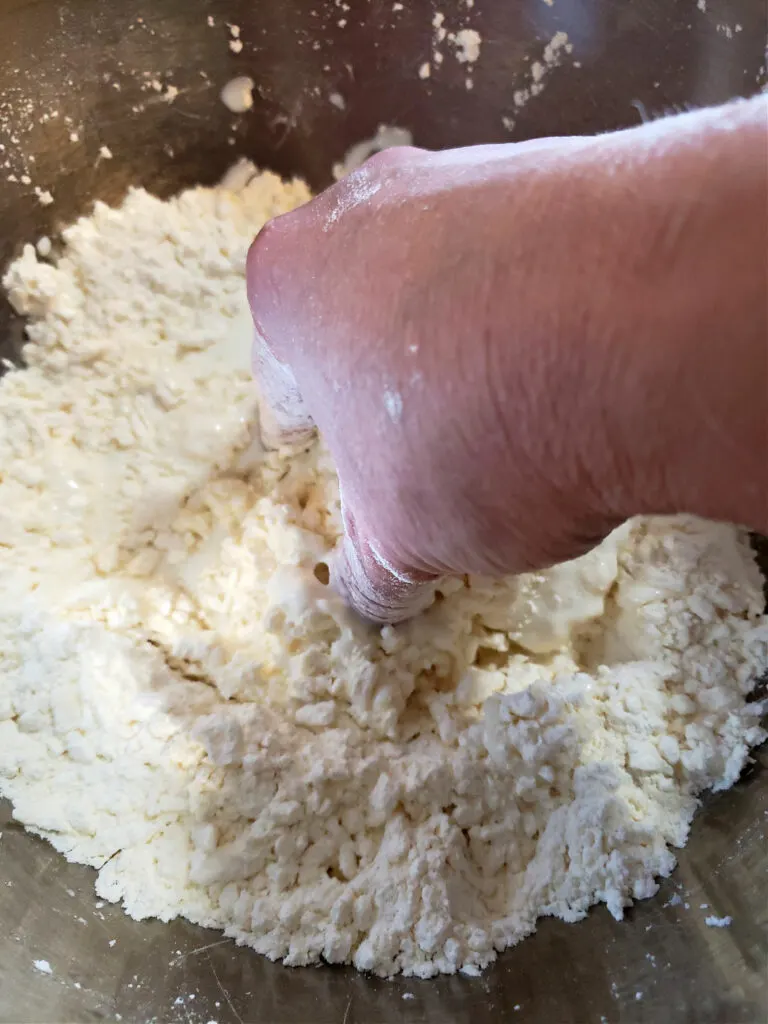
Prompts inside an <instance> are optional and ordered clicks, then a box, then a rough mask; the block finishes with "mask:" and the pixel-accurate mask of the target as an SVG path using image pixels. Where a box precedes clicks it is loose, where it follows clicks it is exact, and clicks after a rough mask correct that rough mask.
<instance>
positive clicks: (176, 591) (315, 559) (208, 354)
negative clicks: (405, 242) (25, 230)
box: [0, 166, 768, 977]
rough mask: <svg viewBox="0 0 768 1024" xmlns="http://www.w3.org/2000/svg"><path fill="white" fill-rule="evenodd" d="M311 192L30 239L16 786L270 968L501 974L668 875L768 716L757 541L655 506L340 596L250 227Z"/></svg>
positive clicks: (69, 846)
mask: <svg viewBox="0 0 768 1024" xmlns="http://www.w3.org/2000/svg"><path fill="white" fill-rule="evenodd" d="M307 198H308V191H307V189H306V187H305V186H304V185H303V184H302V183H301V182H292V183H282V182H281V181H280V180H279V179H278V178H276V177H275V176H274V175H271V174H260V175H255V174H254V172H253V171H252V169H250V168H249V167H247V166H240V167H239V168H237V169H236V170H235V172H234V174H233V175H231V176H230V177H229V179H228V183H227V187H222V188H219V189H213V190H212V189H194V190H192V191H189V192H186V193H184V194H182V195H181V196H179V197H178V198H176V199H173V200H170V201H168V202H161V201H160V200H158V199H155V198H153V197H152V196H150V195H148V194H147V193H146V192H144V191H141V190H135V191H131V192H130V193H129V195H128V197H127V198H126V200H125V202H124V203H123V205H122V206H121V207H120V208H119V209H116V210H112V209H108V208H107V207H106V206H104V205H102V204H97V205H96V208H95V210H94V212H93V214H92V215H91V216H89V217H86V218H84V219H82V220H80V221H79V222H78V223H76V224H75V225H74V226H72V227H71V228H69V229H67V230H66V231H64V232H63V250H62V251H61V255H59V256H56V255H55V252H56V249H55V248H54V255H49V257H48V258H47V259H42V258H41V257H40V252H42V251H43V249H42V248H41V249H40V250H39V251H36V250H35V248H34V247H33V246H31V245H30V246H27V247H26V248H25V250H24V253H23V255H22V256H21V258H20V259H19V260H18V261H17V262H16V263H14V264H13V266H12V267H11V268H10V270H9V271H8V273H7V275H6V277H5V282H4V283H5V287H6V289H7V291H8V294H9V296H10V298H11V301H12V302H13V304H14V306H15V307H16V309H17V310H19V312H21V313H23V314H26V316H27V317H28V319H29V323H28V335H29V344H28V346H27V348H26V353H25V358H26V364H27V365H26V367H25V368H23V369H19V370H13V371H11V372H8V373H7V374H6V376H5V377H4V378H3V379H2V382H0V573H2V578H3V587H2V591H0V794H3V795H5V796H6V797H8V798H9V799H10V800H11V801H12V802H13V807H14V813H15V816H16V817H17V819H18V820H19V821H21V822H23V824H24V825H25V826H26V827H27V828H29V829H30V830H32V831H34V832H36V833H37V834H39V835H42V836H44V837H45V838H46V839H48V840H49V841H50V842H51V843H52V844H53V845H54V846H55V847H56V848H57V849H58V850H60V851H61V852H62V853H64V854H65V855H66V856H67V857H68V858H69V859H70V860H73V861H78V862H80V863H85V864H90V865H93V866H94V867H95V868H97V870H98V879H97V883H96V888H97V892H98V893H99V895H100V896H101V897H103V898H106V899H109V900H122V901H123V904H124V906H125V909H126V911H127V912H128V913H129V914H131V915H133V916H134V917H137V918H142V917H148V916H154V917H159V918H162V919H164V920H168V919H170V918H172V917H174V916H175V915H178V914H183V915H184V916H186V917H188V918H189V919H190V920H192V921H196V922H199V923H201V924H204V925H208V926H211V927H214V928H220V929H224V930H225V931H226V933H227V934H229V935H232V936H234V937H235V938H236V939H237V940H238V942H242V943H247V944H248V945H250V946H252V947H253V948H254V949H255V950H257V951H258V952H260V953H263V954H265V955H267V956H269V957H271V958H283V959H284V960H285V962H286V963H288V964H294V965H297V964H311V963H315V962H317V961H318V960H320V959H322V958H325V959H326V960H328V961H331V962H352V963H354V964H355V966H357V967H358V968H360V969H365V970H370V971H374V972H376V973H378V974H382V975H390V974H393V973H396V972H398V971H402V972H404V973H405V974H409V975H416V976H419V977H429V976H431V975H434V974H436V973H437V972H441V971H446V972H452V971H456V970H463V971H465V972H467V973H476V972H477V971H478V970H479V969H481V968H483V967H485V966H486V965H487V964H488V963H490V962H491V961H492V960H493V959H494V958H495V956H496V955H497V953H498V952H499V951H500V950H502V949H504V948H505V947H506V946H509V945H511V944H513V943H515V942H518V941H519V940H520V939H522V938H524V937H525V936H526V935H528V934H530V933H531V932H532V931H533V930H534V928H535V926H536V920H537V918H538V917H540V916H541V915H557V916H559V917H561V918H563V919H565V920H567V921H577V920H578V919H579V918H581V917H583V916H584V915H585V914H586V912H587V910H588V909H589V907H590V906H591V905H592V904H594V903H596V902H598V901H604V902H605V903H606V904H607V905H608V908H609V910H610V911H611V913H612V914H614V916H616V917H617V918H620V917H621V916H622V914H623V912H624V908H625V907H627V906H628V905H629V904H631V902H632V901H633V900H636V899H642V898H645V897H648V896H652V895H653V894H654V892H655V891H656V888H657V882H656V879H657V877H658V876H660V875H666V874H668V873H669V872H670V871H671V870H672V868H673V866H674V856H673V854H672V853H671V852H670V849H669V847H670V846H679V845H681V844H683V843H684V842H685V840H686V837H687V834H688V828H689V824H690V822H691V818H692V816H693V814H694V811H695V809H696V806H697V798H698V795H699V794H700V793H701V792H702V791H703V790H705V789H708V788H714V789H725V788H727V787H729V786H730V785H732V783H733V782H734V781H735V779H736V778H737V776H738V774H739V772H740V770H741V768H742V767H743V765H744V763H745V760H746V759H747V756H748V750H749V748H750V746H752V745H754V744H756V743H758V742H760V741H761V740H762V739H763V738H764V736H765V734H764V733H763V732H762V731H761V729H760V727H759V723H758V714H757V712H758V708H757V706H756V705H755V704H750V703H748V702H747V700H746V698H747V695H748V694H749V692H750V690H751V689H752V687H753V684H754V682H755V680H756V678H757V677H758V675H759V674H760V673H761V672H763V671H764V670H765V668H766V666H767V665H768V650H767V642H766V641H767V637H768V625H767V624H766V620H765V619H764V618H763V617H762V616H761V611H762V601H761V590H760V579H759V575H758V572H757V569H756V567H755V564H754V560H753V558H752V555H751V552H750V549H749V546H748V543H747V538H746V536H745V535H744V534H743V532H742V531H740V530H737V529H735V528H732V527H729V526H722V525H713V524H709V523H705V522H702V521H699V520H695V519H691V518H679V519H674V520H672V519H664V520H662V519H650V520H648V519H646V520H636V521H633V522H630V523H628V524H626V525H625V526H624V527H622V528H621V529H620V530H618V531H617V532H616V533H615V534H613V535H612V536H611V537H610V538H609V539H608V540H607V541H606V542H605V543H604V544H603V545H601V547H600V548H598V549H597V550H596V551H594V552H593V553H592V554H590V555H588V556H586V557H585V558H582V559H580V560H579V561H577V562H573V563H570V564H568V565H564V566H560V567H558V568H556V569H553V570H552V571H551V572H548V573H543V574H540V575H534V576H528V577H523V578H519V579H504V580H499V581H495V582H494V581H489V580H483V579H472V580H469V581H463V580H459V581H454V582H451V583H446V584H445V585H444V587H443V589H442V592H441V594H440V595H439V598H440V599H439V600H438V601H437V602H436V604H435V605H434V607H432V608H431V609H430V610H429V611H428V612H427V613H425V614H424V615H422V616H421V617H419V618H418V619H417V620H415V621H413V622H410V623H407V624H405V625H402V626H399V627H397V628H393V627H386V628H383V629H380V630H376V629H373V628H371V627H369V626H366V625H365V624H363V623H362V622H360V621H357V620H356V619H355V618H354V616H353V615H352V614H351V613H350V612H349V611H348V610H347V609H346V608H345V607H344V605H343V604H342V602H341V601H340V600H339V599H338V598H337V597H336V596H335V594H334V593H333V592H332V591H331V589H330V588H329V587H328V586H326V585H324V580H325V575H324V567H323V563H324V560H325V559H326V558H327V557H328V554H329V552H330V551H331V549H332V548H333V546H334V544H335V543H336V540H337V538H338V535H339V503H338V490H337V483H336V478H335V474H334V469H333V466H332V465H331V463H330V461H329V458H328V455H327V453H326V452H325V451H324V449H323V447H322V445H321V444H319V443H317V444H315V445H314V446H312V447H310V448H309V449H307V450H306V451H301V452H299V453H295V452H293V453H291V452H287V451H282V452H268V451H265V450H263V448H262V446H261V445H260V442H259V430H258V415H257V406H256V396H255V394H254V387H253V384H252V382H251V378H250V374H249V358H248V345H249V338H250V327H249V321H248V310H247V306H246V302H245V296H244V285H243V276H244V263H245V255H246V251H247V247H248V244H249V242H250V240H251V238H252V236H253V235H254V233H255V232H256V231H257V230H258V228H259V227H260V226H261V225H262V224H263V223H264V221H265V220H266V219H267V218H268V217H270V216H272V215H274V214H276V213H279V212H282V211H285V210H287V209H290V208H292V207H294V206H296V205H298V204H299V203H301V202H303V201H305V200H306V199H307Z"/></svg>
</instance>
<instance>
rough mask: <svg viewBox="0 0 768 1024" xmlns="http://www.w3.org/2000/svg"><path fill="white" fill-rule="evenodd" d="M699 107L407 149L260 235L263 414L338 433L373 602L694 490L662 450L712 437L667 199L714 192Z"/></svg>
mask: <svg viewBox="0 0 768 1024" xmlns="http://www.w3.org/2000/svg"><path fill="white" fill-rule="evenodd" d="M745 106H746V105H745ZM697 116H698V115H686V117H687V118H688V120H686V117H683V118H678V119H675V120H676V121H677V122H678V124H677V125H676V126H674V127H673V129H672V130H666V131H665V128H664V125H661V126H660V125H658V124H656V125H650V126H647V128H646V129H640V130H635V131H627V132H622V133H617V134H616V135H613V136H602V137H598V138H571V139H547V140H541V141H535V142H529V143H524V144H520V145H503V146H481V147H473V148H469V149H463V150H461V149H460V150H452V151H446V152H442V153H427V152H423V151H419V150H414V149H395V150H388V151H386V152H385V153H382V154H379V155H378V156H376V157H374V158H373V159H372V160H370V161H369V162H368V163H366V164H365V165H364V166H363V167H361V168H360V169H359V170H357V171H356V172H354V173H353V174H352V175H350V176H349V177H347V178H345V179H344V180H342V181H341V182H339V183H338V184H336V185H335V186H333V187H332V188H330V189H329V190H328V191H326V192H325V193H323V194H322V195H321V196H319V197H318V198H317V199H315V200H314V201H313V202H311V203H310V204H308V205H307V206H305V207H303V208H301V209H299V210H297V211H295V212H293V213H291V214H288V215H286V216H284V217H280V218H278V219H277V220H275V221H273V222H271V223H270V224H268V225H267V226H266V227H265V229H264V230H263V231H262V232H261V233H260V234H259V236H258V238H257V239H256V241H255V242H254V245H253V246H252V248H251V251H250V254H249V259H248V289H249V297H250V302H251V308H252V311H253V315H254V321H255V325H256V332H257V339H258V340H257V343H256V345H255V350H254V365H255V369H256V373H257V377H258V379H259V381H260V384H261V387H262V389H263V394H264V396H265V399H266V404H267V406H268V409H270V410H271V414H270V415H269V416H268V418H267V422H266V423H265V428H266V431H267V433H268V434H271V435H272V437H273V439H275V438H277V439H283V440H284V439H297V438H301V437H302V436H303V435H305V434H306V433H307V432H308V431H311V430H312V429H313V426H315V425H316V426H317V427H318V428H319V430H320V431H321V433H322V434H323V436H324V438H325V440H326V443H327V444H328V446H329V448H330V451H331V453H332V455H333V457H334V459H335V461H336V465H337V468H338V471H339V478H340V483H341V490H342V504H343V511H344V521H345V537H344V541H343V545H342V547H341V549H340V552H339V555H338V558H337V562H336V564H335V566H333V580H334V581H335V583H336V585H338V586H339V587H341V588H342V590H343V591H345V593H346V595H347V597H348V599H349V600H350V602H351V603H352V604H353V606H355V607H356V608H357V609H358V611H359V612H360V613H361V614H362V615H364V616H365V617H367V618H369V619H372V620H375V621H380V622H384V621H397V620H398V619H401V618H405V617H408V616H410V615H412V614H414V613H415V612H416V611H418V610H419V609H420V608H421V607H423V606H424V605H425V604H427V603H429V602H430V601H431V599H432V594H433V589H434V581H435V580H436V579H438V578H439V577H440V576H442V575H444V574H463V573H480V574H503V573H513V572H520V571H526V570H532V569H538V568H542V567H545V566H547V565H549V564H552V563H554V562H558V561H562V560H564V559H567V558H571V557H574V556H576V555H578V554H581V553H582V552H584V551H585V550H586V549H588V548H589V547H590V546H592V545H593V544H594V543H595V542H597V541H598V540H600V539H601V538H602V537H603V536H605V535H606V534H607V533H608V532H609V531H610V530H611V529H612V528H613V527H614V526H615V525H617V524H618V523H619V522H620V521H621V520H622V519H623V518H626V517H627V516H629V515H631V514H634V513H637V512H641V511H658V512H662V511H677V510H682V507H681V502H682V504H683V505H684V504H685V500H684V499H681V498H678V496H676V495H672V494H671V492H670V488H669V486H668V477H669V474H668V473H666V472H665V471H664V470H665V468H666V467H665V464H664V453H665V450H666V449H667V448H668V447H671V448H673V449H674V447H675V438H678V437H679V439H680V444H681V447H682V450H683V452H684V454H685V455H686V457H691V456H692V454H694V447H693V445H692V443H691V445H689V446H688V448H686V444H687V442H688V440H689V438H690V437H691V431H690V430H689V429H688V428H687V427H685V428H682V429H678V426H677V423H676V422H675V423H671V424H670V423H669V422H668V421H669V419H670V415H671V413H670V411H669V410H670V406H675V404H676V403H675V399H674V393H675V392H674V388H675V387H677V386H679V382H680V377H681V367H683V366H685V365H686V361H687V360H688V355H689V352H688V350H687V349H685V350H681V351H679V352H678V351H677V350H674V351H671V352H670V346H669V344H668V342H669V334H670V330H672V329H674V332H675V333H676V334H679V333H681V332H680V331H679V324H678V323H677V321H675V320H674V317H672V328H670V330H667V325H666V321H665V320H664V317H665V316H666V315H667V313H666V309H667V307H668V306H671V307H672V308H673V309H676V308H677V305H676V304H679V302H678V299H679V296H680V295H681V294H682V292H683V290H684V288H683V286H682V285H678V280H677V279H678V276H680V275H679V274H678V272H677V269H676V264H675V262H674V261H676V260H677V261H679V260H680V259H681V255H680V244H679V238H678V237H676V236H675V235H674V233H672V232H670V230H669V225H670V209H671V211H672V213H673V214H674V213H675V212H678V213H679V212H680V210H681V208H682V207H685V205H686V204H687V205H688V206H689V207H691V206H693V207H695V205H696V201H697V195H698V193H697V188H696V171H695V168H696V167H697V166H699V165H701V166H704V165H705V164H707V161H703V160H702V159H701V155H700V154H697V153H696V152H695V151H694V150H695V147H694V146H693V143H690V144H689V145H686V139H689V138H698V137H699V136H700V135H701V134H702V132H701V126H700V124H699V123H698V122H696V117H697ZM686 125H688V126H689V127H688V129H687V132H686ZM680 140H682V142H681V141H680ZM689 151H690V152H689ZM643 190H644V197H643V201H642V202H641V201H639V197H640V196H643ZM680 195H683V196H684V197H685V198H684V200H683V199H680ZM689 197H693V198H689ZM667 206H669V208H670V209H668V208H667ZM731 206H732V203H731ZM649 208H650V209H651V210H652V211H653V212H652V215H649ZM683 212H685V211H684V210H683ZM681 215H682V214H681ZM695 234H696V233H695V231H694V232H693V237H694V248H696V247H697V248H698V250H700V249H701V246H700V245H698V244H697V243H696V239H695ZM692 259H695V255H694V257H692ZM683 262H685V261H683ZM689 262H690V261H689ZM681 273H682V279H683V280H687V278H686V276H685V275H686V267H685V265H684V266H683V267H682V271H681ZM663 280H669V282H670V286H669V287H670V294H671V296H672V299H673V301H671V302H666V297H667V296H666V292H665V291H664V289H663V288H660V285H659V282H660V281H663ZM688 287H689V290H690V286H688ZM731 290H732V292H733V289H731ZM742 297H743V296H742V293H741V291H739V289H736V292H734V293H733V295H732V299H731V300H729V301H730V302H731V305H735V304H736V303H737V302H739V301H741V299H742ZM657 308H658V309H659V310H660V311H661V312H659V313H658V314H657V312H656V310H657ZM683 333H684V332H683ZM696 343H697V344H699V345H700V344H701V332H699V334H698V337H697V339H696ZM720 347H722V346H720ZM697 356H698V357H700V356H701V353H700V352H697ZM665 382H667V383H665ZM699 390H700V389H699ZM672 412H674V409H673V410H672ZM679 416H680V417H682V419H683V422H684V423H685V411H684V410H680V412H679ZM657 423H658V425H659V426H658V430H656V429H654V425H655V424H657ZM705 456H706V457H705V458H704V461H705V462H706V461H707V460H708V459H709V457H710V454H709V452H707V453H705ZM660 467H661V468H660ZM692 510H693V511H698V509H692Z"/></svg>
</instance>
